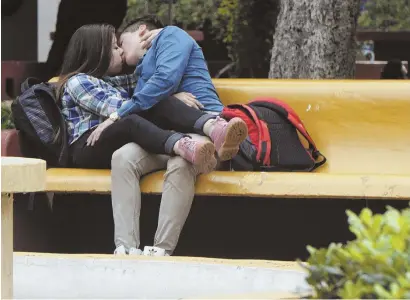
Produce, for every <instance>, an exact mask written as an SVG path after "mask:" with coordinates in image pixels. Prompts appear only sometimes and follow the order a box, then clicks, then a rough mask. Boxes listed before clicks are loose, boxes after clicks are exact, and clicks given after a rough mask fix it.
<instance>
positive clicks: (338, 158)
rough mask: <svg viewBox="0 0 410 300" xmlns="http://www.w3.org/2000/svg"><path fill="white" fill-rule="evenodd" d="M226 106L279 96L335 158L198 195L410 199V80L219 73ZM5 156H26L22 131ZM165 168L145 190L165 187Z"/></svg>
mask: <svg viewBox="0 0 410 300" xmlns="http://www.w3.org/2000/svg"><path fill="white" fill-rule="evenodd" d="M214 83H215V86H216V88H217V90H218V94H219V96H220V98H221V100H222V102H223V103H224V104H225V105H228V104H233V103H247V102H248V101H249V100H251V99H254V98H255V97H276V98H278V99H281V100H283V101H285V102H287V103H288V104H289V105H291V106H292V107H293V108H294V109H295V110H296V112H297V113H298V114H299V115H300V117H301V119H302V121H303V122H304V123H305V125H306V127H307V129H308V131H309V133H310V135H311V136H312V138H313V140H314V141H315V142H316V144H317V146H318V148H319V150H320V151H321V152H322V153H323V154H324V155H325V156H326V157H327V159H328V162H327V163H326V164H325V165H324V166H322V167H320V168H319V169H317V170H316V171H315V173H260V172H249V173H244V172H212V173H211V174H208V175H202V176H200V177H199V178H198V181H197V185H196V194H197V195H209V196H215V195H221V196H241V197H289V198H290V197H292V198H295V197H296V198H356V199H360V198H369V199H402V200H408V199H410V135H409V133H410V82H407V81H405V80H396V81H380V80H270V79H215V80H214ZM2 140H3V142H5V141H6V142H5V145H2V155H7V156H13V155H15V156H18V155H19V153H18V152H19V149H18V145H16V143H18V141H17V138H16V133H15V131H14V132H4V133H3V131H2ZM47 178H48V179H47V190H48V191H52V192H61V193H64V192H67V193H109V192H110V171H109V170H81V169H49V170H48V171H47ZM162 184H163V172H157V173H154V174H151V175H148V176H146V177H144V178H143V180H142V183H141V190H142V192H143V193H146V194H154V193H155V194H157V193H161V190H162Z"/></svg>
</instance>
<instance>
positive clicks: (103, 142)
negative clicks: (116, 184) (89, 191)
mask: <svg viewBox="0 0 410 300" xmlns="http://www.w3.org/2000/svg"><path fill="white" fill-rule="evenodd" d="M87 137H88V136H87V134H86V135H84V136H82V137H81V138H80V139H79V140H78V141H76V142H75V143H74V144H73V145H72V146H71V152H72V156H73V163H74V166H77V167H83V168H109V167H110V162H111V157H112V154H113V153H114V151H116V150H117V149H119V148H121V147H122V146H124V145H125V144H128V143H131V142H132V143H136V144H138V145H140V146H141V147H142V148H143V149H145V150H146V151H147V152H150V153H154V154H168V155H172V154H177V155H179V156H182V157H183V158H184V159H186V160H188V161H189V162H191V163H193V164H195V165H198V167H200V168H202V167H204V165H206V164H207V161H209V160H210V158H211V157H212V154H213V151H215V148H214V146H213V144H212V143H210V142H203V141H195V140H193V139H190V138H188V137H184V135H183V134H181V133H174V132H172V131H169V130H163V129H161V128H159V127H157V126H156V125H154V124H152V123H151V122H149V121H147V120H145V119H144V118H142V117H140V116H138V115H130V116H127V117H125V118H123V119H121V120H118V121H117V122H115V123H114V124H112V125H110V126H109V127H107V128H106V129H105V130H104V131H103V132H102V134H101V136H100V138H99V139H98V141H97V142H96V143H95V144H94V146H87V144H86V141H87Z"/></svg>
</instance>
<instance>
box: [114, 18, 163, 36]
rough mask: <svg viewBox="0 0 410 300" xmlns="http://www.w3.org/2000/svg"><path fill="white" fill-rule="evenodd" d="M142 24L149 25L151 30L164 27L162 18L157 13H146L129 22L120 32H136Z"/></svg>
mask: <svg viewBox="0 0 410 300" xmlns="http://www.w3.org/2000/svg"><path fill="white" fill-rule="evenodd" d="M141 25H145V26H147V28H148V29H149V30H153V29H158V28H162V27H164V25H163V24H162V22H161V20H160V19H159V18H158V17H157V16H156V15H146V16H142V17H140V18H136V19H134V20H131V21H130V22H128V23H127V24H126V25H125V26H124V27H123V29H122V30H120V34H123V33H126V32H135V31H137V30H138V28H139V27H140V26H141Z"/></svg>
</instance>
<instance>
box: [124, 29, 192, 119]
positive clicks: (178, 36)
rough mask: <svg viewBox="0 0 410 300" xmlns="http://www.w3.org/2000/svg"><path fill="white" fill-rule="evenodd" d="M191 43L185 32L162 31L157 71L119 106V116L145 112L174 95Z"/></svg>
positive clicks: (186, 61)
mask: <svg viewBox="0 0 410 300" xmlns="http://www.w3.org/2000/svg"><path fill="white" fill-rule="evenodd" d="M193 45H194V40H193V39H192V38H191V37H190V36H189V35H188V34H187V33H186V32H184V31H182V30H178V29H174V30H168V31H167V32H163V34H162V35H161V36H160V37H159V38H158V41H157V45H156V69H155V72H154V74H153V75H152V76H151V78H150V79H149V80H148V81H147V82H146V83H145V85H144V87H143V88H142V89H141V90H140V91H139V92H135V93H134V95H133V96H132V98H131V100H132V101H129V102H128V103H126V104H124V105H123V106H121V108H120V109H119V110H118V116H119V117H124V116H126V115H128V114H130V113H136V112H139V111H143V110H147V109H149V108H151V107H152V106H154V105H155V104H156V103H158V102H159V101H161V100H162V99H165V98H167V97H168V96H170V95H171V94H173V93H175V92H176V90H177V88H178V86H179V83H180V81H181V79H182V76H183V75H184V73H185V69H186V66H187V65H188V61H189V57H190V54H191V51H192V47H193Z"/></svg>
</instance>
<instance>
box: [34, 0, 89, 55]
mask: <svg viewBox="0 0 410 300" xmlns="http://www.w3.org/2000/svg"><path fill="white" fill-rule="evenodd" d="M37 1H38V2H37V26H38V30H37V60H38V61H39V62H45V61H46V60H47V56H48V52H49V51H50V48H51V44H52V43H53V41H52V40H50V32H53V31H55V26H56V21H57V11H58V5H59V3H60V0H37ZM85 1H86V0H85Z"/></svg>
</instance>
